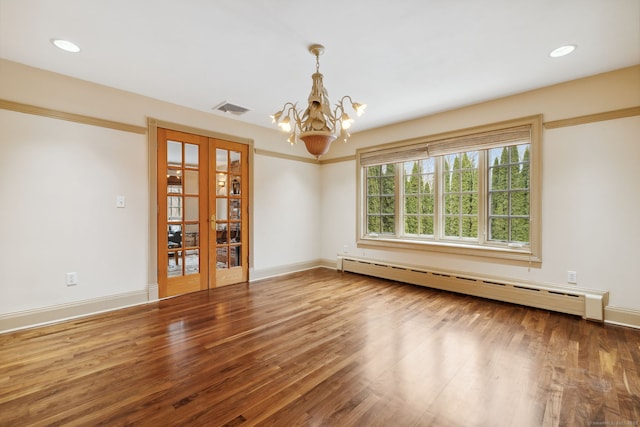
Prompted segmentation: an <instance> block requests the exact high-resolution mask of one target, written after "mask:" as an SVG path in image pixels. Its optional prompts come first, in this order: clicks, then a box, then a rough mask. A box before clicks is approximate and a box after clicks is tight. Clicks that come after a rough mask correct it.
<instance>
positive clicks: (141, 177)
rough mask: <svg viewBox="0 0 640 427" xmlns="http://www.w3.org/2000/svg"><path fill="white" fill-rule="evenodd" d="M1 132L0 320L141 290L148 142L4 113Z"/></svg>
mask: <svg viewBox="0 0 640 427" xmlns="http://www.w3.org/2000/svg"><path fill="white" fill-rule="evenodd" d="M0 129H2V136H1V137H0V199H1V200H2V201H1V202H0V203H1V204H0V224H1V225H2V226H1V227H2V228H1V230H2V231H1V232H0V235H1V238H0V254H1V255H0V290H1V291H2V297H1V298H0V313H8V312H13V311H21V310H26V309H32V308H37V307H45V306H53V305H57V304H62V303H69V302H74V301H81V300H85V299H90V298H97V297H104V296H108V295H114V294H120V293H126V292H131V291H136V290H144V289H145V288H146V284H147V278H146V274H147V260H148V257H147V229H148V217H149V216H148V190H147V188H148V186H147V167H146V159H147V141H146V138H145V136H144V135H138V134H133V133H128V132H121V131H117V130H110V129H104V128H99V127H95V126H88V125H81V124H77V123H71V122H65V121H61V120H56V119H50V118H45V117H39V116H33V115H28V114H23V113H17V112H12V111H7V110H0ZM118 195H123V196H125V197H126V199H125V201H126V205H125V208H116V196H118ZM67 272H77V274H78V285H77V286H73V287H68V286H66V273H67Z"/></svg>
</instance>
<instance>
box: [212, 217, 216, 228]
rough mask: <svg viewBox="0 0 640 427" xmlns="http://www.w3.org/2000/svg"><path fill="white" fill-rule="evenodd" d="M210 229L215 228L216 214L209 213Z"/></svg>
mask: <svg viewBox="0 0 640 427" xmlns="http://www.w3.org/2000/svg"><path fill="white" fill-rule="evenodd" d="M211 229H212V230H215V229H216V214H213V215H211Z"/></svg>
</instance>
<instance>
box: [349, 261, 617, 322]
mask: <svg viewBox="0 0 640 427" xmlns="http://www.w3.org/2000/svg"><path fill="white" fill-rule="evenodd" d="M338 270H342V271H347V272H352V273H358V274H363V275H367V276H374V277H379V278H383V279H389V280H394V281H397V282H402V283H410V284H413V285H420V286H425V287H429V288H434V289H441V290H445V291H451V292H457V293H461V294H466V295H473V296H477V297H482V298H489V299H493V300H498V301H504V302H510V303H514V304H520V305H525V306H530V307H536V308H543V309H546V310H551V311H557V312H561V313H567V314H573V315H577V316H581V317H584V318H586V319H590V320H597V321H603V320H604V306H605V304H606V303H607V297H608V293H607V292H605V291H597V290H593V291H591V290H588V291H587V290H582V289H580V290H572V289H565V288H563V287H561V286H549V285H538V284H533V283H514V282H509V281H506V280H500V279H494V278H491V279H489V278H480V277H473V276H470V275H461V274H458V273H449V272H443V271H433V270H426V269H425V270H422V269H417V268H415V267H409V266H402V265H398V264H386V263H382V262H380V261H371V260H367V259H366V258H352V257H338Z"/></svg>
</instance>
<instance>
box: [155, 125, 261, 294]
mask: <svg viewBox="0 0 640 427" xmlns="http://www.w3.org/2000/svg"><path fill="white" fill-rule="evenodd" d="M248 183H249V180H248V146H247V145H245V144H239V143H233V142H229V141H222V140H218V139H214V138H208V137H206V136H201V135H195V134H190V133H185V132H178V131H174V130H169V129H163V128H158V287H159V291H160V297H167V296H172V295H179V294H183V293H188V292H194V291H199V290H203V289H207V288H213V287H216V286H223V285H229V284H232V283H239V282H243V281H246V280H248V276H249V268H248V267H249V266H248V264H249V263H248V255H249V249H248V243H249V242H248V232H247V231H248V223H249V222H248V213H249V210H248V200H249V197H248Z"/></svg>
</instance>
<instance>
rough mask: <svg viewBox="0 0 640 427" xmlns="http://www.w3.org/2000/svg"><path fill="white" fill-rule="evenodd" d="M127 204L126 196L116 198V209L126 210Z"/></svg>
mask: <svg viewBox="0 0 640 427" xmlns="http://www.w3.org/2000/svg"><path fill="white" fill-rule="evenodd" d="M125 203H126V199H125V197H124V196H117V197H116V207H117V208H124V206H125Z"/></svg>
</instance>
